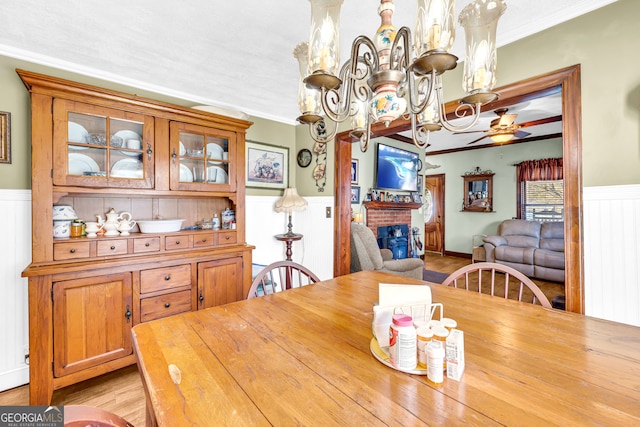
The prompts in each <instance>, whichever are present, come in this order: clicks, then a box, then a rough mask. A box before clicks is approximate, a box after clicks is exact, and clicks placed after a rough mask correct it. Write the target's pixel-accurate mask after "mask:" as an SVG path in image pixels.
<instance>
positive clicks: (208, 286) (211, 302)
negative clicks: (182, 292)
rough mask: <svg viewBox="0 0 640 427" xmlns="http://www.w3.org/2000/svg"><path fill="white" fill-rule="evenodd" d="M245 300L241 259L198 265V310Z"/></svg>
mask: <svg viewBox="0 0 640 427" xmlns="http://www.w3.org/2000/svg"><path fill="white" fill-rule="evenodd" d="M244 298H245V295H242V258H241V257H236V258H229V259H223V260H218V261H209V262H201V263H199V264H198V309H202V308H209V307H214V306H216V305H222V304H227V303H230V302H235V301H240V300H241V299H244Z"/></svg>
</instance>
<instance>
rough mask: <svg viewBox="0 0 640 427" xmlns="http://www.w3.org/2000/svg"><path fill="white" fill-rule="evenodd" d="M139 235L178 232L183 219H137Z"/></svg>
mask: <svg viewBox="0 0 640 427" xmlns="http://www.w3.org/2000/svg"><path fill="white" fill-rule="evenodd" d="M137 222H138V227H140V232H141V233H170V232H173V231H180V227H182V223H183V222H184V219H139V220H137Z"/></svg>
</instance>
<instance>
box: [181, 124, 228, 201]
mask: <svg viewBox="0 0 640 427" xmlns="http://www.w3.org/2000/svg"><path fill="white" fill-rule="evenodd" d="M169 132H170V140H171V141H170V150H171V165H170V167H169V180H170V187H171V189H172V190H193V191H225V192H228V191H235V189H236V164H237V162H238V159H236V158H235V153H236V149H235V147H236V134H235V132H229V131H224V130H219V129H214V128H209V127H204V126H197V125H191V124H186V123H180V122H171V124H170V129H169Z"/></svg>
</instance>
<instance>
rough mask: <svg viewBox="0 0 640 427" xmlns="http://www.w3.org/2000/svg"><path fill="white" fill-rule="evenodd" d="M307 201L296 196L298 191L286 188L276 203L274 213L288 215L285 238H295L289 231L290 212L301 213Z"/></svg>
mask: <svg viewBox="0 0 640 427" xmlns="http://www.w3.org/2000/svg"><path fill="white" fill-rule="evenodd" d="M307 205H308V203H307V201H306V200H305V199H303V198H302V197H300V196H299V195H298V191H297V190H296V189H295V188H286V189H285V190H284V194H283V195H282V198H281V199H280V200H278V201H277V202H276V205H275V207H274V210H275V211H276V212H286V213H287V214H288V215H289V225H288V231H287V234H285V236H295V233H294V232H293V231H291V227H292V225H291V212H293V211H297V212H300V211H303V210H305V209H306V208H307Z"/></svg>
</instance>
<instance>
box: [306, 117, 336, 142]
mask: <svg viewBox="0 0 640 427" xmlns="http://www.w3.org/2000/svg"><path fill="white" fill-rule="evenodd" d="M332 123H333V127H332V129H330V130H328V131H327V122H326V120H324V119H322V120H318V121H317V122H315V123H310V124H309V135H311V138H312V139H313V140H314V141H315V142H319V143H320V144H326V143H327V142H329V141H331V140H332V139H334V137H335V136H336V133H337V130H338V123H337V122H332Z"/></svg>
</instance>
